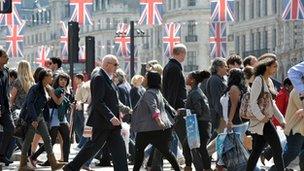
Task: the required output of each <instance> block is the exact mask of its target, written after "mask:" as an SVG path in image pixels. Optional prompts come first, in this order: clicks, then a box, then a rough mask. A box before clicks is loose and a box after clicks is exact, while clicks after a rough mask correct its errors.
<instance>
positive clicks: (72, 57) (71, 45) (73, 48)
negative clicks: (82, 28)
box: [68, 21, 79, 63]
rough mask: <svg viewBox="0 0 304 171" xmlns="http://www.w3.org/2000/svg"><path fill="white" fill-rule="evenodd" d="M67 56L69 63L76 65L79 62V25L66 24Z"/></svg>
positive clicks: (72, 22) (73, 23) (75, 23)
mask: <svg viewBox="0 0 304 171" xmlns="http://www.w3.org/2000/svg"><path fill="white" fill-rule="evenodd" d="M68 56H69V62H73V63H78V60H79V24H78V23H77V22H74V21H71V22H69V23H68Z"/></svg>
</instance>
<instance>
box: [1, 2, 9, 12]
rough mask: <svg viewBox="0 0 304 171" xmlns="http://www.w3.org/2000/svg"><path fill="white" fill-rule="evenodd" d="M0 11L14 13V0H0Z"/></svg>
mask: <svg viewBox="0 0 304 171" xmlns="http://www.w3.org/2000/svg"><path fill="white" fill-rule="evenodd" d="M0 13H12V0H5V1H4V0H0Z"/></svg>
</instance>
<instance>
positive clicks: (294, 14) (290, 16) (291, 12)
mask: <svg viewBox="0 0 304 171" xmlns="http://www.w3.org/2000/svg"><path fill="white" fill-rule="evenodd" d="M282 5H283V14H282V18H283V20H303V19H304V0H283V4H282Z"/></svg>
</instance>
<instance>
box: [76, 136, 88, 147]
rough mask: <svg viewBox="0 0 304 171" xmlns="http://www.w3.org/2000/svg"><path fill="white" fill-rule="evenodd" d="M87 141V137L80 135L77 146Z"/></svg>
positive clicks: (81, 145)
mask: <svg viewBox="0 0 304 171" xmlns="http://www.w3.org/2000/svg"><path fill="white" fill-rule="evenodd" d="M88 141H89V138H86V137H84V136H81V138H80V141H79V143H78V145H77V147H78V148H82V147H83V145H84V144H85V143H87V142H88Z"/></svg>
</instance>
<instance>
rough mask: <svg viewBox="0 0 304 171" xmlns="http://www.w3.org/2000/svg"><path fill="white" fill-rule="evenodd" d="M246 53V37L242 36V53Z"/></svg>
mask: <svg viewBox="0 0 304 171" xmlns="http://www.w3.org/2000/svg"><path fill="white" fill-rule="evenodd" d="M245 51H246V35H243V36H242V52H243V53H244V52H245Z"/></svg>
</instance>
